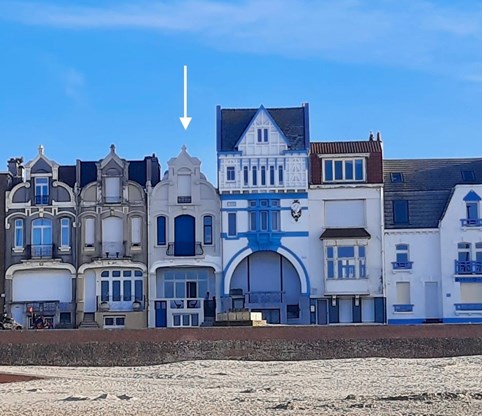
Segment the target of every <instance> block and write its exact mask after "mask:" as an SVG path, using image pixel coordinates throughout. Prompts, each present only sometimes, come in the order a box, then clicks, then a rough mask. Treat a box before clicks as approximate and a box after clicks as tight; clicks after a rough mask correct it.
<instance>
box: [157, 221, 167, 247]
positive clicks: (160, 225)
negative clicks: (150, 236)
mask: <svg viewBox="0 0 482 416" xmlns="http://www.w3.org/2000/svg"><path fill="white" fill-rule="evenodd" d="M166 234H167V227H166V217H164V216H162V215H161V216H159V217H157V245H158V246H165V245H166V243H167V240H166Z"/></svg>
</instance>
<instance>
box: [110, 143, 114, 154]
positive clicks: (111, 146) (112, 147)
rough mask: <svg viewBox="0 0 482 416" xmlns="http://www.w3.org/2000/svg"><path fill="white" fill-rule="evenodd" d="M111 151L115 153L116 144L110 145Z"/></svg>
mask: <svg viewBox="0 0 482 416" xmlns="http://www.w3.org/2000/svg"><path fill="white" fill-rule="evenodd" d="M110 151H111V153H115V144H111V145H110Z"/></svg>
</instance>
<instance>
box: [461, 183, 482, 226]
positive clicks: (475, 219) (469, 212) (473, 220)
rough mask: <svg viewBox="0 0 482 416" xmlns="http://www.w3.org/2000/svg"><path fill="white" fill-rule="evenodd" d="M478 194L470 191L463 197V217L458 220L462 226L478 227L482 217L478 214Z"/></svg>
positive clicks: (481, 224) (481, 222) (481, 223)
mask: <svg viewBox="0 0 482 416" xmlns="http://www.w3.org/2000/svg"><path fill="white" fill-rule="evenodd" d="M480 200H481V198H480V196H479V195H477V194H476V193H475V192H474V191H470V192H469V193H468V194H467V195H466V196H465V198H464V202H465V218H462V219H461V220H460V222H461V224H462V226H463V227H480V226H482V219H481V218H480V214H479V204H480Z"/></svg>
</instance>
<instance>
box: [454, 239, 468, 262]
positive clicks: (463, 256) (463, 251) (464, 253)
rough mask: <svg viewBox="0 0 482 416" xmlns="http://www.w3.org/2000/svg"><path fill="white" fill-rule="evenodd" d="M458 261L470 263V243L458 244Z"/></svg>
mask: <svg viewBox="0 0 482 416" xmlns="http://www.w3.org/2000/svg"><path fill="white" fill-rule="evenodd" d="M457 251H458V261H459V262H460V261H462V262H466V261H470V243H458V244H457Z"/></svg>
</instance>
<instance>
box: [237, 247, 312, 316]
mask: <svg viewBox="0 0 482 416" xmlns="http://www.w3.org/2000/svg"><path fill="white" fill-rule="evenodd" d="M230 292H231V293H236V294H237V295H238V296H239V295H240V294H242V296H243V301H244V307H245V308H248V309H250V310H251V311H259V312H261V313H262V314H263V318H264V319H266V320H267V321H268V323H272V324H277V323H303V322H305V321H306V319H307V317H305V316H304V315H306V314H304V313H303V312H302V310H303V309H304V308H305V305H307V301H306V296H302V292H301V282H300V277H299V275H298V272H297V271H296V269H295V268H294V266H293V265H292V264H291V262H290V261H289V260H288V259H286V258H285V257H283V256H282V255H280V254H279V253H276V252H273V251H260V252H256V253H253V254H250V255H249V256H247V257H246V258H244V259H243V260H242V261H241V262H240V263H239V264H238V266H237V267H236V269H235V270H234V272H233V276H232V279H231V283H230ZM238 305H239V304H238Z"/></svg>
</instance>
